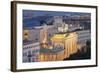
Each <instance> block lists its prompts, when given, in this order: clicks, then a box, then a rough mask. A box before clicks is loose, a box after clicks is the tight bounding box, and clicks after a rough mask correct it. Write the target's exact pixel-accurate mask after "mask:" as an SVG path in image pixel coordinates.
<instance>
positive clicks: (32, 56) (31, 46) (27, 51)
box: [23, 41, 40, 62]
mask: <svg viewBox="0 0 100 73" xmlns="http://www.w3.org/2000/svg"><path fill="white" fill-rule="evenodd" d="M23 45H24V46H23V62H37V61H38V55H39V50H40V46H39V42H36V43H34V42H33V41H24V42H23Z"/></svg>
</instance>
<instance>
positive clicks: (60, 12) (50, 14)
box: [23, 10, 90, 17]
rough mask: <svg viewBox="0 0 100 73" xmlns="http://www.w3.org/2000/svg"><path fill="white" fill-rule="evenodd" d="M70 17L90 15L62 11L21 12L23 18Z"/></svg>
mask: <svg viewBox="0 0 100 73" xmlns="http://www.w3.org/2000/svg"><path fill="white" fill-rule="evenodd" d="M30 15H32V16H33V15H34V16H45V15H48V16H71V15H90V13H82V12H63V11H40V10H23V17H25V16H30Z"/></svg>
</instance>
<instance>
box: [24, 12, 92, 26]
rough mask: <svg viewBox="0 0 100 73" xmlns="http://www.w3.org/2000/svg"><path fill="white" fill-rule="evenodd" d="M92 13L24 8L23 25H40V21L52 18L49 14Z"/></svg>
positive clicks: (76, 14)
mask: <svg viewBox="0 0 100 73" xmlns="http://www.w3.org/2000/svg"><path fill="white" fill-rule="evenodd" d="M84 15H89V16H90V15H91V14H90V13H80V12H59V11H40V10H23V26H24V27H34V26H40V24H41V23H40V21H45V20H46V19H50V18H49V16H69V17H70V16H84Z"/></svg>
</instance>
